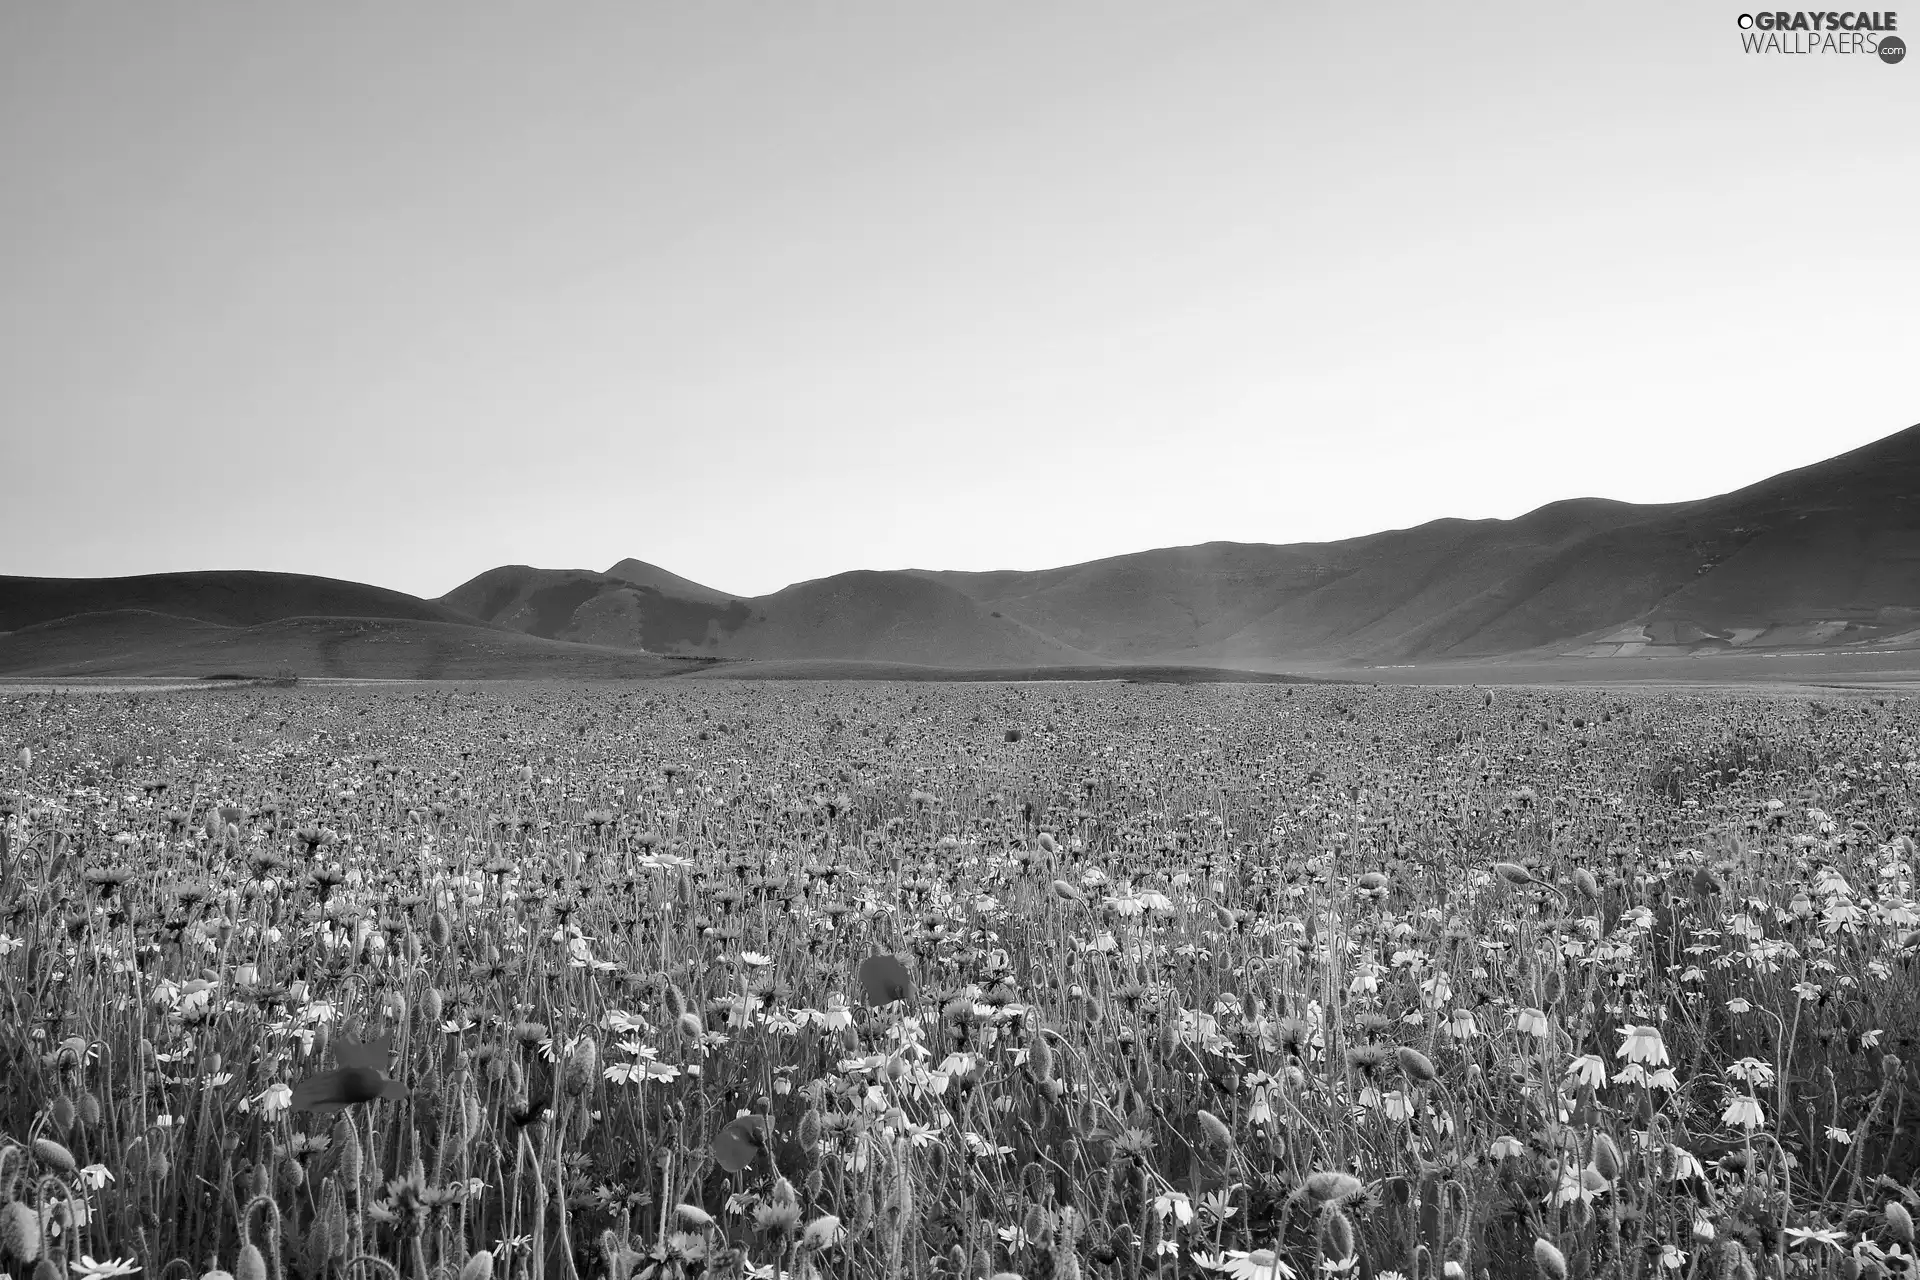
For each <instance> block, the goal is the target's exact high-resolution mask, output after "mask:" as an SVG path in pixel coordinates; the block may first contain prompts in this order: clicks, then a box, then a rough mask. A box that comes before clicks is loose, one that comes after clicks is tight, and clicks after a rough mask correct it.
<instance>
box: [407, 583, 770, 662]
mask: <svg viewBox="0 0 1920 1280" xmlns="http://www.w3.org/2000/svg"><path fill="white" fill-rule="evenodd" d="M622 563H623V564H628V563H631V564H638V563H639V562H638V561H623V562H622ZM665 576H666V577H669V578H671V577H672V576H673V575H671V574H667V575H665ZM696 585H697V584H696ZM700 590H701V591H703V592H705V594H704V595H700V596H683V595H676V594H674V593H673V592H670V591H667V590H665V589H662V588H660V587H654V586H646V585H642V584H637V583H635V582H633V581H632V580H630V579H627V578H624V577H620V576H617V575H613V574H605V573H595V572H593V571H592V570H590V569H534V568H529V567H528V566H526V565H503V566H502V567H500V568H498V569H489V570H488V571H487V572H485V573H483V574H481V575H480V576H479V577H477V578H474V579H473V580H471V581H469V582H466V583H463V584H461V585H460V586H458V587H455V588H454V589H453V590H452V591H450V592H448V593H447V594H446V595H445V596H442V597H441V603H443V604H446V605H448V606H449V607H451V608H454V609H458V610H461V611H462V612H464V613H467V614H470V615H472V616H473V617H475V618H478V619H482V620H484V621H486V622H491V623H496V624H498V625H500V626H504V627H511V628H512V629H513V630H515V631H523V632H526V633H527V634H528V635H536V636H541V637H544V638H546V639H550V640H569V641H573V642H576V643H580V644H604V645H613V646H616V647H619V648H627V649H644V650H646V651H648V652H650V653H714V652H718V651H723V650H724V647H725V641H726V639H727V637H729V636H731V635H732V634H733V633H734V632H736V631H738V630H739V629H740V628H741V627H742V626H744V625H746V623H747V621H748V619H749V618H750V617H751V613H752V611H751V609H750V608H749V606H748V605H747V604H746V603H744V602H742V601H739V600H735V599H732V598H731V597H729V596H723V595H721V594H720V593H718V592H707V591H706V589H705V588H700Z"/></svg>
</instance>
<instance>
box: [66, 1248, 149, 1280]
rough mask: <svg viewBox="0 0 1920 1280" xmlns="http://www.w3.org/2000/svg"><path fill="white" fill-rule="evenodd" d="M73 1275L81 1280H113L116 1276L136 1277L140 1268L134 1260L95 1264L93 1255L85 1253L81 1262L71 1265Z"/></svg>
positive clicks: (115, 1259) (123, 1259)
mask: <svg viewBox="0 0 1920 1280" xmlns="http://www.w3.org/2000/svg"><path fill="white" fill-rule="evenodd" d="M70 1265H71V1266H72V1268H73V1274H75V1275H76V1276H79V1277H81V1280H113V1278H114V1277H115V1276H136V1275H139V1274H140V1266H139V1264H138V1263H136V1262H135V1261H134V1260H133V1259H132V1258H113V1259H110V1260H108V1261H106V1262H95V1261H94V1260H93V1255H92V1254H88V1253H83V1254H81V1255H80V1261H78V1262H75V1263H72V1264H70Z"/></svg>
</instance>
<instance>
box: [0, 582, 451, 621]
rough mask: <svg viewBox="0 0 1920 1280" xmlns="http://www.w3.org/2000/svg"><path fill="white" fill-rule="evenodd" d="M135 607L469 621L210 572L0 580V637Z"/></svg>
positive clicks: (417, 606)
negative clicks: (4, 633) (75, 617)
mask: <svg viewBox="0 0 1920 1280" xmlns="http://www.w3.org/2000/svg"><path fill="white" fill-rule="evenodd" d="M121 609H140V610H145V611H147V612H150V613H164V614H168V615H171V616H172V617H175V618H191V619H194V620H196V621H200V622H217V623H220V624H221V625H223V626H230V627H250V626H253V625H255V624H256V623H261V622H272V621H274V620H276V619H279V618H303V617H305V618H314V617H337V618H411V619H413V620H415V621H418V622H450V623H466V624H469V625H471V624H472V622H473V621H474V620H473V618H472V617H470V616H468V615H466V614H464V613H461V612H460V611H459V610H457V609H449V608H448V607H447V606H446V605H443V604H439V603H436V602H434V601H431V600H422V599H421V598H420V597H418V596H410V595H408V594H406V593H405V592H403V591H389V590H387V589H386V588H385V587H370V586H367V585H366V584H365V583H362V582H343V581H341V580H340V579H338V578H315V577H311V576H309V575H307V574H301V573H261V572H256V571H254V570H251V569H216V570H203V571H199V572H194V573H150V574H142V575H140V576H138V577H131V578H15V577H7V576H4V575H0V631H14V630H17V629H19V628H20V627H28V626H32V625H33V624H35V623H38V622H52V621H53V620H54V619H56V618H68V617H72V616H73V615H75V614H81V613H104V612H109V611H113V610H121Z"/></svg>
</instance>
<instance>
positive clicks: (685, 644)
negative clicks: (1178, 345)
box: [0, 426, 1920, 676]
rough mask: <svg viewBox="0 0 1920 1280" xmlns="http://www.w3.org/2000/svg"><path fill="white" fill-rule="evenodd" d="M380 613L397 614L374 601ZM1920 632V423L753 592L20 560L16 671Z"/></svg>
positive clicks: (1588, 654)
mask: <svg viewBox="0 0 1920 1280" xmlns="http://www.w3.org/2000/svg"><path fill="white" fill-rule="evenodd" d="M376 620H377V625H376ZM1909 648H1913V649H1920V426H1916V427H1912V428H1909V429H1908V430H1906V431H1902V432H1900V433H1898V434H1896V435H1893V436H1889V437H1887V438H1885V439H1882V440H1879V441H1876V442H1874V443H1872V444H1870V445H1867V446H1865V447H1863V448H1860V449H1856V450H1853V451H1851V452H1849V453H1845V454H1841V455H1839V456H1838V457H1834V458H1831V459H1828V460H1827V461H1825V462H1821V463H1817V464H1815V465H1813V466H1809V467H1803V468H1800V469H1798V470H1794V471H1788V472H1784V473H1782V474H1780V475H1777V476H1774V477H1772V478H1770V479H1768V480H1764V481H1762V482H1760V483H1758V484H1755V485H1750V486H1748V487H1746V488H1744V489H1739V490H1736V491H1734V492H1732V493H1727V494H1722V495H1719V496H1717V497H1711V498H1704V499H1700V500H1698V501H1693V502H1680V503H1671V504H1664V505H1634V504H1630V503H1623V502H1614V501H1609V500H1606V499H1600V498H1577V499H1571V500H1568V501H1563V502H1555V503H1551V504H1549V505H1547V506H1544V507H1541V508H1539V509H1538V510H1535V511H1532V512H1529V513H1527V514H1526V515H1523V516H1520V517H1518V518H1516V519H1512V520H1458V519H1446V520H1436V521H1432V522H1430V523H1427V524H1422V525H1419V526H1417V527H1414V528H1410V529H1396V530H1390V531H1387V532H1383V533H1376V534H1370V535H1367V536H1365V537H1360V538H1350V539H1346V540H1343V541H1338V542H1325V543H1294V544H1285V545H1274V544H1263V543H1233V542H1214V543H1206V544H1204V545H1200V546H1193V547H1169V548H1162V549H1158V550H1152V551H1142V552H1137V553H1134V554H1130V555H1121V556H1113V557H1110V558H1107V559H1103V560H1095V561H1090V562H1088V563H1086V564H1078V565H1068V566H1065V567H1062V568H1056V569H1040V570H1032V571H1023V570H1002V571H995V572H984V573H976V572H954V571H943V570H924V569H901V570H889V571H875V570H856V571H853V572H848V573H841V574H836V575H834V576H832V577H827V578H821V579H817V580H815V581H811V582H802V583H796V584H794V585H792V586H789V587H786V588H783V589H782V590H780V591H776V592H773V593H771V594H769V595H764V596H756V597H750V598H741V597H735V596H732V595H729V594H727V593H726V592H723V591H719V590H715V589H713V588H711V587H706V586H702V585H701V584H699V583H696V582H692V581H689V580H688V579H686V578H683V577H680V576H679V575H677V574H674V573H671V572H669V571H667V570H665V569H662V568H659V567H657V566H655V565H651V564H648V563H646V562H644V561H640V560H634V559H626V560H621V561H620V562H618V563H617V564H614V565H612V566H611V567H610V568H608V569H607V570H605V571H596V570H588V569H537V568H531V567H528V566H525V565H505V566H501V567H498V568H494V569H489V570H487V571H486V572H484V573H482V574H480V575H479V576H477V577H475V578H473V579H471V580H470V581H468V582H465V583H463V584H461V585H460V586H458V587H455V588H454V589H453V590H452V591H449V592H448V593H447V594H446V595H444V596H442V597H440V598H439V599H438V600H425V599H421V598H419V597H416V596H410V595H406V594H404V593H401V592H395V591H388V590H385V589H383V588H379V587H373V586H367V585H364V584H360V583H351V582H341V581H338V580H334V579H327V578H314V577H306V576H302V575H295V574H276V573H254V572H200V573H172V574H155V575H148V576H143V577H131V578H96V579H46V578H17V577H16V578H0V673H8V674H15V675H20V674H56V673H57V674H88V673H92V674H163V673H175V674H211V673H212V672H210V671H208V670H207V668H208V667H213V668H216V669H219V670H226V669H229V668H232V667H235V666H236V665H239V666H246V665H249V664H250V665H251V666H252V667H255V668H257V667H259V666H260V665H261V664H262V663H263V662H266V661H269V660H272V661H274V662H277V663H279V664H281V665H290V666H292V667H294V668H295V669H296V670H300V671H301V672H302V673H303V674H315V675H320V674H333V675H355V674H376V673H377V674H394V675H416V676H433V675H466V676H480V675H486V674H496V675H499V674H530V675H549V674H567V673H570V672H571V673H577V674H598V675H630V676H638V675H654V674H665V673H668V672H672V671H682V670H686V669H688V667H689V665H698V664H699V663H700V662H701V661H705V662H709V663H710V662H712V661H714V660H725V659H732V660H736V661H739V660H744V661H746V662H758V663H773V664H780V663H785V664H793V663H796V662H798V663H803V664H804V663H820V662H838V663H843V664H844V663H854V664H860V663H866V664H913V665H915V666H918V667H934V668H946V669H969V670H996V669H998V670H1011V669H1021V670H1031V669H1047V668H1068V667H1072V668H1095V669H1116V670H1117V669H1120V668H1124V667H1128V666H1154V667H1156V668H1165V667H1168V666H1174V667H1190V668H1231V669H1244V670H1263V671H1274V670H1277V669H1281V668H1289V667H1291V668H1300V669H1307V668H1321V669H1324V668H1328V667H1337V666H1339V665H1342V664H1346V665H1373V666H1394V665H1402V664H1422V663H1449V662H1454V663H1457V662H1462V661H1472V660H1486V659H1512V658H1527V659H1530V660H1533V659H1544V658H1554V659H1560V658H1574V657H1581V658H1603V657H1627V656H1632V657H1643V658H1644V657H1660V656H1685V657H1702V656H1705V657H1712V656H1715V655H1720V654H1738V653H1754V654H1766V653H1774V654H1778V653H1803V652H1810V651H1818V652H1827V651H1846V652H1856V653H1865V652H1875V653H1879V652H1888V651H1894V650H1903V649H1909Z"/></svg>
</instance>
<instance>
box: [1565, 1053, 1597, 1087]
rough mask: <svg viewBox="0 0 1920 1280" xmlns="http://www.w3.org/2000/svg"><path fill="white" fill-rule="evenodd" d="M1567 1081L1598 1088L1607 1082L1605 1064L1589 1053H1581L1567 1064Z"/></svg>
mask: <svg viewBox="0 0 1920 1280" xmlns="http://www.w3.org/2000/svg"><path fill="white" fill-rule="evenodd" d="M1567 1081H1568V1083H1570V1084H1575V1085H1586V1086H1588V1087H1589V1088H1593V1089H1598V1088H1599V1087H1600V1086H1601V1085H1603V1084H1605V1083H1606V1082H1607V1064H1606V1063H1604V1062H1602V1061H1600V1059H1599V1058H1598V1057H1596V1056H1594V1055H1593V1054H1591V1053H1583V1054H1581V1055H1580V1056H1579V1057H1577V1058H1575V1059H1574V1060H1573V1061H1572V1062H1569V1063H1568V1064H1567Z"/></svg>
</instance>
